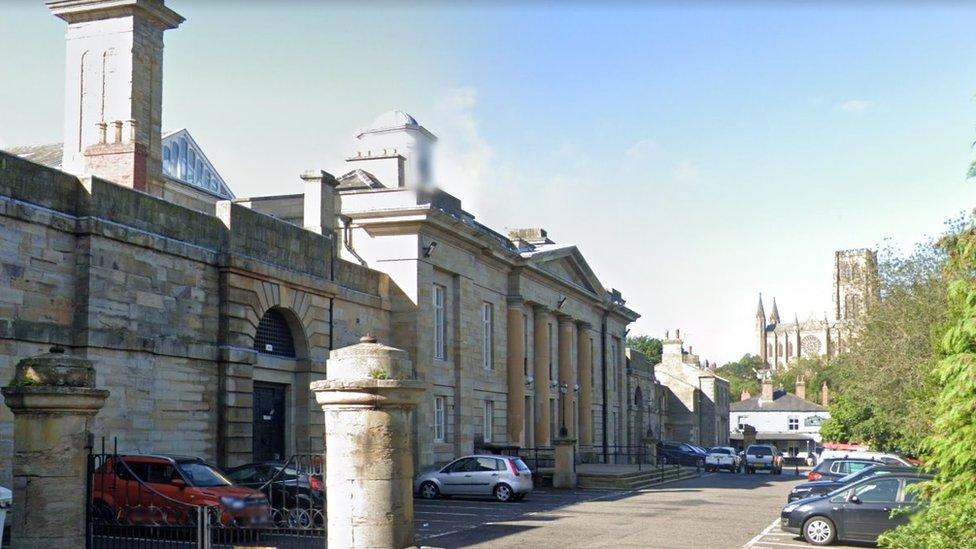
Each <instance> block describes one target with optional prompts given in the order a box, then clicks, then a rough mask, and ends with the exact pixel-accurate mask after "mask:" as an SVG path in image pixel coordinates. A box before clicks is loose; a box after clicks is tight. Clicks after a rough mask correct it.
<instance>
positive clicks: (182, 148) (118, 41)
mask: <svg viewBox="0 0 976 549" xmlns="http://www.w3.org/2000/svg"><path fill="white" fill-rule="evenodd" d="M48 6H49V8H50V9H51V11H52V12H53V13H54V14H55V15H56V16H58V17H60V18H61V19H63V20H65V21H66V22H67V23H68V30H67V34H66V39H67V50H66V54H67V58H66V64H67V67H68V70H67V78H66V96H65V132H64V141H63V143H62V144H55V145H46V146H39V147H27V148H16V149H14V150H15V151H16V153H17V154H10V153H9V152H3V151H0V380H7V379H10V377H11V374H12V367H13V364H14V363H15V362H16V360H18V359H19V358H22V357H25V356H30V355H35V354H39V353H41V352H44V351H46V350H47V349H48V348H49V347H50V346H51V345H53V344H57V345H61V346H63V347H66V348H67V349H68V350H69V352H70V353H72V354H74V355H78V356H83V357H86V358H89V359H92V360H93V361H94V362H95V364H96V370H97V376H98V380H97V383H98V386H99V387H100V388H105V389H109V390H110V391H111V396H110V397H109V400H108V402H107V403H106V406H105V408H104V409H103V411H102V412H101V413H100V415H99V416H98V419H97V422H96V425H95V431H96V432H97V433H99V434H101V435H105V436H109V437H118V443H119V448H120V449H121V450H124V451H134V452H174V453H175V452H178V453H181V454H194V455H198V456H201V457H203V458H206V459H209V460H213V461H216V462H217V463H218V464H220V465H224V466H233V465H237V464H240V463H245V462H249V461H252V460H257V459H273V458H275V457H287V455H289V454H291V453H294V452H298V451H305V450H307V449H309V448H311V449H312V450H315V451H318V450H320V449H321V425H322V420H321V411H320V409H318V407H317V406H316V405H315V403H314V399H313V397H312V395H310V394H309V389H308V387H309V383H310V382H311V381H315V380H318V379H322V378H324V376H325V365H326V359H327V358H328V357H329V353H330V351H331V350H332V349H336V348H339V347H343V346H346V345H349V344H352V343H354V342H355V341H357V340H358V338H359V337H360V336H362V335H364V334H366V333H370V334H373V335H375V336H376V337H377V338H378V339H379V340H380V341H383V342H385V343H390V344H392V345H395V346H397V347H400V348H403V349H405V350H407V351H408V352H409V354H410V358H411V360H412V361H413V364H414V365H415V366H414V367H415V369H416V373H417V376H418V378H419V379H421V380H423V381H425V382H426V383H428V385H429V390H428V391H426V392H425V395H426V396H425V398H426V401H425V402H423V403H422V404H421V407H420V409H419V411H418V413H417V414H415V431H416V437H417V444H416V445H415V448H416V449H417V451H418V456H417V457H418V459H419V462H420V463H419V465H421V466H423V465H426V464H428V463H432V462H436V461H443V460H446V459H449V458H451V457H453V456H456V455H458V454H461V453H464V452H470V451H472V450H473V449H474V448H475V447H476V446H479V445H482V446H483V445H490V444H501V445H517V446H547V445H549V444H551V443H552V439H553V437H554V436H555V435H556V433H557V432H558V431H559V430H560V429H561V428H563V427H565V429H566V432H567V434H569V435H572V436H577V437H578V438H579V444H580V446H582V447H583V449H585V450H586V451H590V452H600V451H612V450H611V449H610V447H611V446H614V445H626V444H629V443H630V433H631V430H630V428H629V425H631V423H630V420H629V419H628V414H629V413H630V412H631V407H630V405H629V404H628V403H629V402H630V400H629V395H628V388H627V382H628V380H627V370H626V359H625V353H624V334H625V332H626V329H627V325H628V324H629V323H630V322H633V321H634V320H635V319H636V318H637V317H638V315H637V313H635V312H634V311H632V310H630V309H629V308H627V306H626V304H625V301H624V299H623V298H622V296H621V294H620V292H618V291H616V290H608V289H607V288H606V287H605V286H604V285H603V284H602V283H601V282H600V280H599V279H598V278H597V277H596V275H595V274H594V272H593V270H592V269H591V268H590V267H589V265H588V264H587V262H586V260H585V259H584V257H583V255H582V254H581V253H580V251H579V249H578V248H577V247H575V246H573V245H566V244H563V245H559V244H556V243H554V242H553V240H551V239H550V238H549V237H548V234H547V232H546V231H544V230H542V229H538V228H535V229H519V230H513V231H509V232H508V233H507V234H501V233H499V232H496V231H494V230H492V229H491V228H489V227H487V226H486V225H483V224H482V223H480V222H479V221H476V220H475V218H474V217H473V216H472V215H471V214H469V213H467V212H466V211H465V210H464V209H463V208H462V206H461V203H460V201H459V200H458V199H457V198H455V197H453V196H451V195H450V194H447V193H446V192H444V191H442V190H439V189H437V188H436V187H434V186H433V185H432V180H431V161H432V158H431V156H430V153H431V149H432V145H433V143H434V140H435V138H434V136H433V134H431V133H430V132H429V131H427V130H426V129H424V128H423V127H422V126H420V125H419V124H418V123H417V122H416V120H414V119H413V118H412V117H410V116H409V115H406V114H403V113H400V112H396V111H394V112H391V113H388V114H386V115H383V116H381V117H380V118H379V119H377V121H376V123H374V124H373V125H372V126H371V127H370V128H369V129H368V130H364V131H363V132H361V133H360V139H359V141H360V143H361V145H362V148H361V150H359V151H356V152H355V153H354V154H353V155H351V156H350V157H349V159H348V164H349V167H348V173H346V174H345V175H344V176H342V177H340V178H339V179H335V178H333V177H332V176H331V175H329V174H327V173H325V172H322V171H317V172H309V173H306V174H304V175H303V176H302V180H303V186H304V187H303V192H302V193H301V194H296V195H285V196H267V197H256V198H236V197H235V196H234V194H233V193H232V191H231V184H232V182H227V181H225V180H224V179H223V178H222V177H221V176H220V175H219V173H218V171H217V169H216V168H215V167H214V166H213V164H212V163H211V162H210V161H209V160H208V159H207V157H206V155H205V154H204V153H203V150H202V148H201V146H200V145H199V144H197V143H196V142H195V141H194V140H193V139H192V137H191V136H190V135H189V132H187V131H186V130H180V131H177V132H172V133H167V134H165V135H164V134H163V132H162V131H161V127H160V120H161V102H162V85H161V79H162V75H163V73H162V58H163V57H162V50H163V32H164V31H165V30H167V29H173V28H176V27H177V26H178V25H179V24H180V23H181V22H182V21H183V18H182V17H180V16H179V15H178V14H176V13H175V12H173V11H172V10H170V9H169V8H167V7H166V6H165V5H164V3H163V2H162V1H161V0H144V1H142V0H140V1H136V0H122V1H119V0H51V1H49V2H48ZM22 156H23V157H22ZM45 164H46V165H45ZM11 438H12V436H11V414H10V412H9V410H8V409H7V408H6V407H2V406H0V484H6V483H8V482H9V479H10V477H9V475H10V469H9V456H10V452H11V446H10V441H11ZM635 443H636V441H635Z"/></svg>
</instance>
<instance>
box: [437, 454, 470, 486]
mask: <svg viewBox="0 0 976 549" xmlns="http://www.w3.org/2000/svg"><path fill="white" fill-rule="evenodd" d="M475 466H477V462H476V461H475V460H474V458H461V459H459V460H457V461H455V462H454V463H451V464H449V465H448V466H447V467H445V468H444V469H442V470H441V472H440V473H439V474H438V475H437V476H438V478H439V479H440V481H441V493H442V494H446V495H462V494H470V493H471V492H470V490H471V486H470V485H471V471H470V469H471V468H472V467H475Z"/></svg>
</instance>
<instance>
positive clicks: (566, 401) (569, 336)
mask: <svg viewBox="0 0 976 549" xmlns="http://www.w3.org/2000/svg"><path fill="white" fill-rule="evenodd" d="M575 331H576V329H575V326H573V319H572V318H571V317H569V316H567V315H561V316H560V317H559V385H560V387H561V390H560V394H561V395H562V396H561V397H560V399H559V406H560V408H562V417H561V418H560V420H561V421H560V422H559V429H560V431H561V430H562V428H563V427H565V428H566V434H562V433H560V436H571V437H576V425H575V424H574V422H573V408H574V406H573V405H574V404H575V403H576V391H574V390H573V389H574V387H575V385H576V376H574V375H573V332H575Z"/></svg>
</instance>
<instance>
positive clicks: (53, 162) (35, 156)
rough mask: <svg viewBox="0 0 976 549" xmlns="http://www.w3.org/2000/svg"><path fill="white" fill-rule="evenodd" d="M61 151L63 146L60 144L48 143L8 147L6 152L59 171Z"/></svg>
mask: <svg viewBox="0 0 976 549" xmlns="http://www.w3.org/2000/svg"><path fill="white" fill-rule="evenodd" d="M62 149H64V146H63V144H61V143H48V144H46V145H22V146H17V147H10V148H8V149H6V151H7V152H9V153H10V154H14V155H17V156H19V157H21V158H23V159H25V160H30V161H31V162H36V163H38V164H44V165H45V166H50V167H52V168H59V169H60V168H61V151H62Z"/></svg>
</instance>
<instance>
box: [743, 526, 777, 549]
mask: <svg viewBox="0 0 976 549" xmlns="http://www.w3.org/2000/svg"><path fill="white" fill-rule="evenodd" d="M777 526H779V519H776V520H774V521H773V522H772V523H771V524H770V525H769V526H767V527H766V528H765V529H763V531H762V532H760V533H759V534H757V535H756V537H754V538H752V539H751V540H749V541H748V542H746V544H745V545H743V546H742V549H749V548H750V547H753V546H754V545H756V544H757V543H759V541H760V540H762V538H763V536H765V535H766V534H768V533H769V532H771V531H772V530H773V528H776V527H777Z"/></svg>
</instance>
